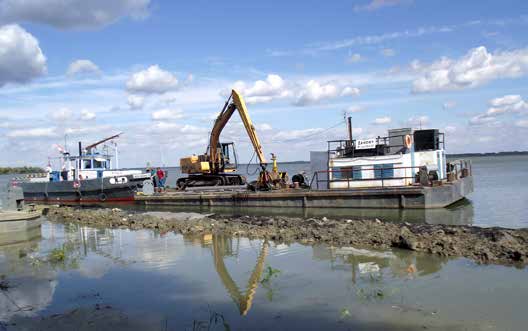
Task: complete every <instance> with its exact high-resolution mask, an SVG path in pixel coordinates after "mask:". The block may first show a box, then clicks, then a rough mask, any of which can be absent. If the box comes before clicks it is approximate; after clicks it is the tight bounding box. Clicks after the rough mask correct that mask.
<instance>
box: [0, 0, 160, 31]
mask: <svg viewBox="0 0 528 331" xmlns="http://www.w3.org/2000/svg"><path fill="white" fill-rule="evenodd" d="M150 2H151V1H150V0H112V1H108V0H89V1H87V0H67V1H65V0H46V1H43V0H24V1H21V0H0V22H1V23H14V22H31V23H39V24H46V25H51V26H53V27H56V28H60V29H83V28H98V27H102V26H105V25H108V24H111V23H114V22H116V21H117V20H119V19H120V18H122V17H126V16H128V17H131V18H134V19H141V18H144V17H146V16H147V15H148V9H149V4H150Z"/></svg>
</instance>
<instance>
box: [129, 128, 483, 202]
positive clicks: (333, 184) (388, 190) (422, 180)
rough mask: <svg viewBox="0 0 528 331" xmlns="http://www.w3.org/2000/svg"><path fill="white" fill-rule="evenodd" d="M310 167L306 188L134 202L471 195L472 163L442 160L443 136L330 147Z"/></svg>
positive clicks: (417, 134) (451, 198)
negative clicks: (309, 176)
mask: <svg viewBox="0 0 528 331" xmlns="http://www.w3.org/2000/svg"><path fill="white" fill-rule="evenodd" d="M350 131H351V130H350ZM310 163H311V164H310V166H311V180H310V181H309V182H310V183H306V184H309V188H302V187H303V185H298V184H299V183H297V184H296V183H293V185H291V187H289V188H286V189H281V190H272V191H264V192H252V191H249V190H245V189H241V188H240V187H237V188H233V189H232V190H227V189H226V188H223V189H222V190H220V189H215V188H211V189H204V190H198V191H196V190H192V191H173V192H167V193H164V194H159V195H142V194H140V195H136V201H137V203H139V204H143V205H146V206H162V205H165V206H187V207H265V208H376V209H385V208H393V209H395V208H398V209H431V208H444V207H447V206H450V205H452V204H454V203H455V202H457V201H460V200H462V199H464V198H465V197H466V196H467V195H468V194H470V193H471V192H472V191H473V177H472V169H471V162H470V161H469V160H447V158H446V153H445V150H444V135H443V134H442V133H440V132H439V131H438V130H435V129H433V130H412V129H410V128H404V129H396V130H389V134H388V136H387V137H376V138H370V139H364V140H354V139H352V137H349V139H347V140H335V141H329V142H328V150H327V151H324V152H311V155H310ZM294 178H297V179H298V178H301V177H299V176H297V177H296V176H294ZM300 184H303V183H300Z"/></svg>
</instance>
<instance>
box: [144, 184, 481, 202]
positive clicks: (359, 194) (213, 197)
mask: <svg viewBox="0 0 528 331" xmlns="http://www.w3.org/2000/svg"><path fill="white" fill-rule="evenodd" d="M471 192H473V177H471V176H468V177H464V178H461V179H458V180H456V181H453V182H450V183H447V184H443V185H439V186H432V187H423V186H405V187H390V188H387V187H385V188H369V189H354V190H290V191H271V192H201V193H194V192H175V193H168V194H164V195H154V196H144V195H137V196H136V202H137V203H139V204H144V205H172V206H208V207H215V206H216V207H220V206H222V207H272V208H288V207H290V208H381V209H384V208H410V209H429V208H443V207H447V206H449V205H451V204H453V203H455V202H457V201H459V200H461V199H463V198H465V197H466V196H467V195H468V194H469V193H471Z"/></svg>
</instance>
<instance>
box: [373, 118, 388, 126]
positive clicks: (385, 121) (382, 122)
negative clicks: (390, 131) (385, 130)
mask: <svg viewBox="0 0 528 331" xmlns="http://www.w3.org/2000/svg"><path fill="white" fill-rule="evenodd" d="M391 122H392V119H391V118H390V117H388V116H383V117H378V118H376V119H375V120H374V122H373V123H372V124H375V125H386V124H389V123H391Z"/></svg>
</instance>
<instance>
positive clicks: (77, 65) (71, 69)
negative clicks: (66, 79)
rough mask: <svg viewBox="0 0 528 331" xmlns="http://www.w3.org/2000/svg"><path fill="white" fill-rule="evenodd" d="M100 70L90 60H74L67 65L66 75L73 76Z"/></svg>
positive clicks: (95, 72) (96, 72) (94, 72)
mask: <svg viewBox="0 0 528 331" xmlns="http://www.w3.org/2000/svg"><path fill="white" fill-rule="evenodd" d="M100 72H101V71H100V70H99V67H98V66H97V65H96V64H95V63H93V62H92V61H90V60H83V59H80V60H75V61H73V62H72V63H70V65H69V66H68V71H67V72H66V74H67V75H68V76H74V75H78V74H90V73H92V74H98V73H100Z"/></svg>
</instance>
